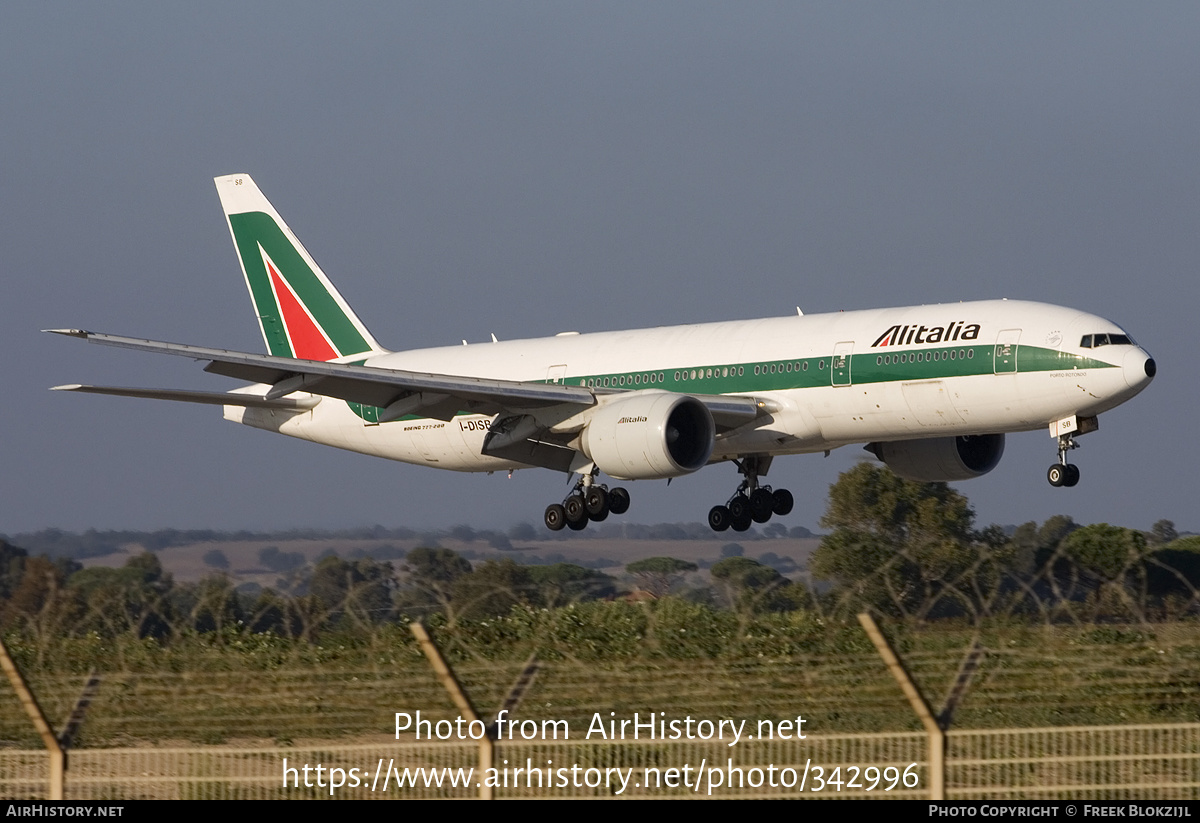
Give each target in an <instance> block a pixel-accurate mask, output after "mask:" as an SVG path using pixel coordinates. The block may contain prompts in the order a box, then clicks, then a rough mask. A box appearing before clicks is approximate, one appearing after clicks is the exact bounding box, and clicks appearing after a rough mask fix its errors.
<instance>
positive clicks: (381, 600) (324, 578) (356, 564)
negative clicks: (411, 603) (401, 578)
mask: <svg viewBox="0 0 1200 823" xmlns="http://www.w3.org/2000/svg"><path fill="white" fill-rule="evenodd" d="M394 587H395V580H394V572H393V569H392V564H391V563H377V562H376V561H374V560H372V559H371V558H369V557H364V558H362V559H359V560H342V559H341V558H340V557H337V556H332V557H326V558H324V559H323V560H321V561H320V562H319V563H317V565H316V568H315V569H313V574H312V579H311V580H310V581H309V584H308V592H309V594H310V595H311V596H312V597H313V598H315V599H316V600H317V601H319V602H320V603H321V605H322V606H324V608H325V609H326V610H327V611H328V612H329V616H330V619H331V620H338V619H339V618H342V617H345V618H346V619H348V620H350V621H352V624H354V625H359V626H372V625H375V624H377V623H381V622H383V621H384V620H387V619H388V618H389V617H390V616H391V613H392V590H393V588H394Z"/></svg>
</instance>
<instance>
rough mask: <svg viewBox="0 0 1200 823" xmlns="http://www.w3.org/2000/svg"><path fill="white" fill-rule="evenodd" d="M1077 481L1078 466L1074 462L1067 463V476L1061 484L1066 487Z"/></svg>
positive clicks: (1073, 484) (1075, 483)
mask: <svg viewBox="0 0 1200 823" xmlns="http://www.w3.org/2000/svg"><path fill="white" fill-rule="evenodd" d="M1078 483H1079V467H1078V466H1076V465H1075V464H1074V463H1068V464H1067V476H1066V477H1064V478H1063V485H1064V486H1066V487H1067V488H1070V487H1072V486H1075V485H1077V484H1078Z"/></svg>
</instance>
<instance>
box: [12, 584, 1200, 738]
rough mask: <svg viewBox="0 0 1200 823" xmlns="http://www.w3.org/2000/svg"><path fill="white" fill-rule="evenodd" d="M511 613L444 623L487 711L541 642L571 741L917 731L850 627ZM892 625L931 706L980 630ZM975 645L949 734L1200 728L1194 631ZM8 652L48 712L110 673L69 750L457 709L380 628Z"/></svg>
mask: <svg viewBox="0 0 1200 823" xmlns="http://www.w3.org/2000/svg"><path fill="white" fill-rule="evenodd" d="M611 607H612V608H613V609H629V608H631V607H630V606H628V605H624V604H623V605H620V606H618V605H616V604H612V606H611ZM598 608H608V606H603V605H602V606H600V607H598ZM622 613H624V612H622ZM503 623H504V621H491V622H490V623H487V624H480V625H475V626H467V625H460V626H458V627H455V628H453V629H444V630H442V631H441V632H440V634H439V637H440V640H441V642H442V644H443V645H444V647H445V648H446V649H447V650H448V654H449V656H450V657H451V658H452V659H453V660H454V662H455V667H456V669H457V671H458V673H459V675H460V677H461V679H462V681H463V682H464V684H465V686H466V688H467V689H468V692H469V693H470V694H471V696H472V698H473V700H474V702H475V703H476V705H477V706H478V707H479V709H480V711H481V712H483V713H485V714H490V713H491V712H493V711H495V709H496V707H498V706H499V705H500V703H501V701H502V699H503V697H504V695H505V694H506V693H507V691H508V689H509V687H510V685H511V684H512V682H513V681H514V679H515V678H516V676H517V674H518V672H519V671H520V669H521V667H522V664H523V663H524V661H525V659H526V658H527V657H528V655H529V654H530V652H531V651H534V650H535V649H536V650H538V651H539V653H540V654H541V656H542V657H543V658H544V662H543V663H542V666H541V669H540V671H539V673H538V675H537V677H536V679H535V681H534V684H533V686H532V688H531V689H530V690H529V691H528V693H527V694H526V696H525V698H524V700H523V702H522V703H521V704H520V706H519V707H518V709H517V710H516V712H515V713H514V716H518V717H522V718H530V719H565V720H568V721H569V722H570V723H571V726H572V734H573V735H574V734H575V733H576V730H578V731H580V732H582V731H583V730H585V729H586V727H587V724H588V722H589V721H590V719H591V717H592V715H593V713H595V712H601V713H602V714H603V716H605V717H607V716H608V712H616V713H617V716H622V715H623V716H629V715H630V714H632V712H635V711H636V712H641V713H646V712H651V711H654V712H666V715H667V717H680V718H682V717H684V716H686V715H691V716H693V717H696V718H710V719H720V718H734V719H743V718H744V719H747V720H750V721H753V720H756V719H767V718H770V719H782V718H788V717H791V718H794V717H796V716H797V715H800V716H803V717H804V718H805V720H806V726H805V728H806V730H810V731H813V732H839V731H855V732H857V731H870V732H874V731H893V730H894V731H899V730H916V729H917V728H919V726H918V723H917V721H916V718H915V717H914V715H913V713H912V711H911V710H910V709H909V708H908V705H907V703H906V702H905V700H904V698H903V696H902V695H901V693H900V690H899V688H898V687H897V686H896V684H895V682H894V681H893V680H892V678H891V676H890V675H889V674H888V673H887V671H886V669H885V668H884V666H883V663H882V662H881V661H880V659H879V657H878V656H877V655H876V654H875V652H874V650H873V649H872V648H871V646H870V644H869V642H868V641H867V640H866V638H865V636H863V635H862V632H861V630H860V629H859V628H858V627H857V626H856V625H847V626H833V625H830V626H823V625H814V624H813V623H812V622H809V623H807V624H805V625H803V626H800V625H797V624H796V622H795V619H794V618H793V619H792V620H791V622H789V621H788V620H777V621H775V622H770V621H757V622H752V623H745V624H741V625H739V626H737V627H736V629H735V632H740V633H741V634H740V635H739V636H737V637H732V638H730V639H729V641H728V643H727V645H726V646H724V647H723V648H717V649H715V650H714V649H713V648H711V647H707V646H706V645H705V644H704V643H697V644H696V645H692V646H689V645H688V642H687V641H686V640H684V639H683V636H685V635H686V632H687V629H688V626H689V625H696V621H694V620H692V622H688V620H684V621H683V623H682V624H677V623H672V622H670V621H669V620H665V619H664V620H662V621H660V622H659V623H657V624H653V625H652V629H651V630H650V631H646V632H645V633H644V634H643V635H642V636H641V637H640V638H635V639H634V640H633V641H632V645H630V646H627V647H624V650H623V651H622V652H621V654H619V655H614V656H611V657H609V658H608V659H605V658H604V656H603V655H602V654H599V653H598V652H600V651H602V650H599V649H596V648H591V647H589V644H588V641H587V639H586V633H578V634H576V635H574V636H571V637H567V636H563V635H562V634H561V633H560V634H559V635H558V636H557V637H553V636H551V634H552V633H551V631H550V628H549V627H548V626H549V624H547V623H544V622H543V623H539V622H538V620H537V618H536V616H534V617H529V618H527V619H524V620H522V621H516V622H514V623H513V625H497V624H503ZM518 624H519V625H518ZM702 628H703V627H702V626H699V625H696V631H697V632H700V631H701V629H702ZM680 630H683V632H682V634H681V632H680ZM885 631H889V633H892V634H893V635H894V637H893V640H894V642H895V644H896V645H897V647H898V648H899V649H900V651H901V654H902V655H903V657H904V659H905V661H906V663H907V665H908V666H909V668H910V670H911V671H912V673H913V675H914V677H915V679H916V680H917V682H918V683H919V684H920V686H921V688H922V689H923V691H924V692H925V694H926V696H927V697H928V699H929V700H930V702H931V703H933V704H934V707H935V709H936V708H940V707H941V705H942V703H943V700H944V696H945V694H946V692H947V689H948V688H949V686H950V684H951V682H952V681H953V679H954V676H955V674H956V671H957V669H958V667H959V664H960V662H961V660H962V658H963V656H964V654H965V652H966V651H967V649H968V648H969V646H970V644H971V642H972V640H973V639H974V637H975V634H974V633H973V632H972V631H971V630H970V629H966V628H958V627H952V626H945V625H938V626H931V627H927V628H924V629H922V630H920V631H900V630H899V629H897V628H896V627H886V626H885ZM667 635H671V637H667ZM979 640H980V642H981V643H982V645H983V647H984V649H985V655H984V657H983V659H982V661H981V663H980V666H979V668H978V670H977V671H976V673H975V675H974V678H973V680H972V681H971V684H970V686H969V688H968V690H967V692H966V695H965V697H964V699H963V700H962V701H961V703H960V706H959V709H958V711H957V714H956V715H955V717H954V727H955V728H967V729H969V728H999V727H1033V726H1060V725H1089V724H1112V723H1117V724H1119V723H1149V722H1189V721H1190V722H1195V721H1200V625H1198V624H1196V623H1175V624H1156V625H1153V626H1149V627H1142V628H1140V629H1139V628H1130V627H1117V626H1038V627H1026V626H1019V627H1015V626H1004V625H997V626H993V627H990V628H988V629H986V630H984V631H983V632H981V633H980V635H979ZM16 651H17V653H18V656H19V657H20V658H21V659H22V660H23V667H24V668H25V669H26V671H27V672H28V673H29V680H30V683H31V685H32V687H33V688H34V690H35V692H36V693H37V695H38V697H39V699H40V700H41V702H42V704H43V706H44V707H45V708H46V710H47V712H48V714H49V715H50V716H51V718H53V719H58V718H63V717H65V715H66V713H67V712H68V711H69V709H70V707H71V705H72V704H73V703H74V700H75V698H76V696H77V694H78V692H79V689H80V686H81V684H82V681H83V677H82V674H83V672H85V671H86V670H87V668H88V667H89V666H91V665H97V666H98V667H99V668H100V669H101V672H102V681H101V685H100V688H99V692H98V694H97V695H96V697H95V699H94V700H93V702H92V706H91V708H90V709H89V711H88V714H87V720H86V722H85V723H84V725H83V729H82V733H81V735H80V737H79V740H78V745H80V746H93V747H94V746H111V745H124V744H129V743H134V742H155V743H159V744H163V743H167V742H183V741H192V742H201V743H216V742H235V741H247V742H253V741H264V740H266V741H284V742H290V741H295V742H299V741H302V740H314V739H333V738H341V739H364V738H366V739H369V738H373V737H377V736H381V735H388V734H390V733H391V732H392V731H393V728H394V725H393V722H394V721H393V716H394V713H395V712H398V711H407V712H412V711H416V710H420V711H421V712H422V714H423V716H426V717H430V718H433V719H437V718H452V717H454V716H456V715H457V713H458V712H457V710H455V709H454V707H453V705H452V703H451V702H450V700H449V698H448V697H447V696H446V694H445V692H444V691H443V690H442V688H441V687H440V686H439V685H438V683H437V681H436V679H435V678H434V675H433V673H432V671H431V669H430V667H429V665H428V664H427V663H426V661H425V659H424V658H423V657H422V656H421V654H420V652H419V650H418V649H417V647H416V645H415V643H414V642H413V641H412V639H411V636H410V635H409V633H408V632H407V630H406V629H405V628H404V627H401V626H388V627H384V628H381V629H380V630H379V631H377V632H376V633H375V634H374V635H373V636H372V637H371V638H370V639H369V640H366V641H359V642H350V641H347V642H344V643H343V642H339V641H338V640H337V639H336V638H335V637H327V638H325V639H324V640H323V641H322V642H321V643H319V644H302V643H299V642H294V641H286V640H282V639H279V638H274V637H271V636H254V635H244V636H237V637H233V636H228V637H224V638H214V637H211V636H209V637H205V636H194V637H188V638H179V639H177V640H176V641H174V642H173V643H172V644H171V645H169V646H165V647H163V646H159V645H157V644H156V643H154V642H152V641H134V640H122V641H117V642H116V643H110V642H108V641H101V640H100V639H98V638H80V639H75V640H71V641H64V642H63V643H61V644H60V645H59V646H58V647H57V648H56V650H55V652H54V653H53V654H52V655H44V656H43V658H42V663H41V665H40V667H39V666H38V665H36V664H35V662H34V658H33V652H32V650H31V649H29V648H24V647H18V648H17V649H16ZM0 745H5V746H30V747H36V746H37V740H36V737H35V735H34V734H33V731H32V727H31V725H30V724H29V722H28V721H27V720H26V718H25V716H24V714H23V713H22V711H21V709H20V707H19V705H18V704H17V701H16V698H15V695H14V694H13V692H12V690H11V689H10V688H8V686H7V685H4V686H3V687H2V688H0Z"/></svg>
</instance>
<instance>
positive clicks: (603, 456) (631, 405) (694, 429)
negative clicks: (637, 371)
mask: <svg viewBox="0 0 1200 823" xmlns="http://www.w3.org/2000/svg"><path fill="white" fill-rule="evenodd" d="M715 436H716V427H715V426H714V425H713V419H712V415H711V414H710V413H709V411H708V408H707V407H706V406H705V405H704V404H703V403H701V402H700V401H699V400H697V399H696V398H694V397H689V396H687V395H685V394H673V393H670V392H663V391H654V390H647V391H638V392H631V393H629V394H628V395H625V396H622V397H619V398H615V399H613V400H610V401H608V402H606V403H604V404H603V405H602V406H600V408H598V409H596V411H595V413H594V414H593V415H592V418H591V420H589V421H588V424H587V426H585V427H584V429H583V432H582V433H581V435H580V446H581V447H582V449H583V452H584V453H585V454H586V455H587V456H588V457H589V458H590V459H591V460H592V461H593V462H594V463H595V464H596V465H597V466H599V467H600V470H601V471H602V472H604V473H605V474H607V475H609V476H610V477H614V478H617V479H618V480H655V479H662V478H664V477H678V476H680V475H683V474H689V473H691V472H694V471H696V470H697V469H700V468H703V467H704V465H705V464H706V463H708V458H709V455H711V454H712V450H713V438H714V437H715Z"/></svg>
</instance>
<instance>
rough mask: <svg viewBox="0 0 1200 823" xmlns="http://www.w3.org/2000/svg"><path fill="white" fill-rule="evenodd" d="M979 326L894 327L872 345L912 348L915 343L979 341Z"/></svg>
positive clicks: (963, 324)
mask: <svg viewBox="0 0 1200 823" xmlns="http://www.w3.org/2000/svg"><path fill="white" fill-rule="evenodd" d="M978 338H979V324H978V323H971V324H970V325H967V324H965V323H963V322H962V321H961V320H956V321H954V322H953V323H951V324H950V325H948V326H917V325H911V326H899V325H896V326H892V327H891V328H889V329H888V330H887V331H885V332H884V333H883V334H881V335H879V337H878V338H877V339H876V340H875V342H874V343H872V344H871V348H875V347H876V346H911V345H912V344H914V343H950V342H953V341H955V340H977V339H978Z"/></svg>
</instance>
